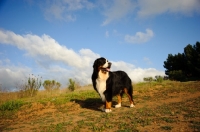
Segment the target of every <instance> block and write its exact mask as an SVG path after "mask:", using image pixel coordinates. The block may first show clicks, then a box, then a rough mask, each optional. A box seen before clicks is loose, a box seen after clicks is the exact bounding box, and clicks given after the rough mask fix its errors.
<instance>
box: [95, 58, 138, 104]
mask: <svg viewBox="0 0 200 132" xmlns="http://www.w3.org/2000/svg"><path fill="white" fill-rule="evenodd" d="M106 61H107V60H106V59H105V58H103V57H101V58H98V59H96V60H95V62H94V65H93V74H92V83H93V87H94V89H95V90H96V91H97V92H98V90H97V87H96V80H97V78H98V74H99V71H100V70H101V71H102V72H109V76H108V78H107V80H106V90H105V91H104V95H105V98H106V101H107V102H111V101H112V97H113V96H116V95H120V96H121V97H122V95H123V94H124V92H125V93H126V94H127V95H128V97H129V100H130V102H132V103H134V102H133V95H132V94H133V86H132V82H131V79H130V78H129V76H128V75H127V74H126V73H125V72H124V71H115V72H111V71H109V69H110V67H111V63H110V62H108V64H109V65H108V67H107V68H102V66H103V65H104V64H105V63H106ZM125 89H126V90H125Z"/></svg>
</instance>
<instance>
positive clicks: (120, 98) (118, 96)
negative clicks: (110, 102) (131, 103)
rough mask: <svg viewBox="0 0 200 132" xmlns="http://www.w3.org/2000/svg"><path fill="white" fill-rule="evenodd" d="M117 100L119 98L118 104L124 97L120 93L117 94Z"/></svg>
mask: <svg viewBox="0 0 200 132" xmlns="http://www.w3.org/2000/svg"><path fill="white" fill-rule="evenodd" d="M117 100H118V104H119V103H121V102H122V97H121V96H120V94H118V95H117Z"/></svg>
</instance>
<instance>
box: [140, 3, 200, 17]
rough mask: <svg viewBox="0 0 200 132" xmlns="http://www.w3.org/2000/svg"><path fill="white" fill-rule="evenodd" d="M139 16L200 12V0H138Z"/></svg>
mask: <svg viewBox="0 0 200 132" xmlns="http://www.w3.org/2000/svg"><path fill="white" fill-rule="evenodd" d="M138 8H139V11H138V12H137V14H138V16H139V17H149V16H155V15H160V14H163V13H175V14H177V13H178V14H183V15H192V14H193V13H196V12H197V13H200V1H199V0H138Z"/></svg>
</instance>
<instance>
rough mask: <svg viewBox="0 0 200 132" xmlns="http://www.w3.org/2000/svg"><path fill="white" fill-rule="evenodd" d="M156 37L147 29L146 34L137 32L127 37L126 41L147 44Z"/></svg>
mask: <svg viewBox="0 0 200 132" xmlns="http://www.w3.org/2000/svg"><path fill="white" fill-rule="evenodd" d="M153 36H154V33H153V31H152V30H151V29H146V33H143V32H137V33H136V34H135V35H133V36H131V35H125V38H124V39H125V41H126V42H127V43H145V42H147V41H149V40H150V39H151V38H152V37H153Z"/></svg>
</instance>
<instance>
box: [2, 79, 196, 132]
mask: <svg viewBox="0 0 200 132" xmlns="http://www.w3.org/2000/svg"><path fill="white" fill-rule="evenodd" d="M84 89H87V90H84ZM1 95H2V94H1ZM133 95H134V101H135V103H136V105H135V106H136V107H135V108H129V107H128V106H129V101H128V98H127V97H126V96H125V95H124V97H123V102H122V107H121V108H112V112H111V113H104V112H101V110H100V109H101V107H102V103H101V100H100V98H99V96H98V94H97V93H96V92H95V91H94V90H93V89H92V87H91V86H89V87H88V86H87V87H83V88H81V89H79V90H76V91H74V92H67V93H66V92H63V93H59V94H57V95H52V96H50V95H45V94H40V95H37V96H36V97H34V98H23V99H16V100H14V101H12V100H11V101H4V102H2V103H1V104H0V131H3V132H7V131H9V132H21V131H34V132H47V131H48V132H49V131H52V132H62V131H64V132H65V131H72V132H79V131H81V132H83V131H86V132H89V131H105V132H108V131H110V132H112V131H116V132H129V131H130V132H132V131H155V132H156V131H173V132H177V131H200V82H174V81H164V82H163V83H152V84H149V83H138V84H134V94H133ZM4 96H5V95H4ZM1 97H3V96H1ZM1 100H3V98H1ZM115 103H116V98H113V104H115Z"/></svg>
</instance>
